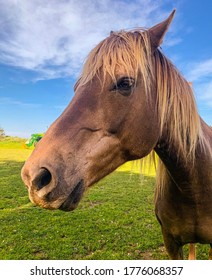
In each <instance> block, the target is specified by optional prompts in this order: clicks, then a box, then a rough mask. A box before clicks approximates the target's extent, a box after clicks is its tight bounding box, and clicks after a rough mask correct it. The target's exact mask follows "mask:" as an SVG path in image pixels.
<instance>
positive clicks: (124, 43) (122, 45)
mask: <svg viewBox="0 0 212 280" xmlns="http://www.w3.org/2000/svg"><path fill="white" fill-rule="evenodd" d="M150 56H151V45H150V39H149V36H148V33H147V32H144V31H143V30H134V31H130V32H126V31H123V30H122V31H119V32H114V31H113V32H112V33H111V34H110V36H109V37H107V38H106V39H104V40H103V41H101V42H100V43H99V44H98V45H97V46H96V47H95V48H94V49H93V50H92V51H91V52H90V54H89V55H88V57H87V60H86V62H85V64H84V67H83V70H82V74H81V76H80V85H85V84H86V83H88V82H89V81H91V80H92V79H93V78H94V77H95V76H99V75H100V72H101V75H102V77H101V78H100V77H99V78H100V81H101V82H102V85H104V83H105V78H106V75H107V74H109V76H110V77H111V78H112V80H113V81H114V83H115V82H116V80H117V76H116V71H117V68H118V67H119V68H122V70H123V71H125V73H126V74H129V73H132V74H133V75H134V78H135V79H136V78H137V77H138V74H139V73H141V74H142V76H143V80H144V83H145V85H144V86H145V88H146V90H148V88H149V87H150V79H149V78H148V76H149V74H150V72H151V70H152V69H151V67H150V64H149V61H150Z"/></svg>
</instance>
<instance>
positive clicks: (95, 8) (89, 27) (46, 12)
mask: <svg viewBox="0 0 212 280" xmlns="http://www.w3.org/2000/svg"><path fill="white" fill-rule="evenodd" d="M163 6H164V1H162V0H161V1H160V0H159V1H152V0H135V1H126V0H117V1H114V0H102V1H98V0H81V1H78V0H61V1H57V0H51V1H43V0H32V1H28V0H7V1H5V0H0V7H1V9H0V29H1V32H0V34H1V35H0V62H1V63H3V64H8V65H12V66H18V67H21V68H24V69H29V70H33V71H35V72H37V73H39V79H50V78H56V77H61V76H62V77H64V76H70V75H76V74H78V72H79V69H80V68H81V65H82V62H83V60H84V59H85V57H86V55H87V54H88V52H89V51H90V50H91V49H92V48H93V47H94V46H95V45H96V44H97V43H98V42H99V41H100V40H102V39H103V38H104V37H105V36H107V35H108V33H109V32H110V30H119V29H123V28H124V29H128V28H134V27H137V26H144V27H148V26H151V25H152V24H154V23H157V22H159V21H160V20H162V19H164V18H165V17H166V16H167V15H168V13H169V12H171V11H170V10H169V11H165V10H164V9H163V8H162V7H163Z"/></svg>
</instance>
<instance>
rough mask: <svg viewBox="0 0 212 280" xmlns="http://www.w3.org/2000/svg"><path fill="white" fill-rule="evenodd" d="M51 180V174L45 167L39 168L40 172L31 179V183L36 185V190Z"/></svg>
mask: <svg viewBox="0 0 212 280" xmlns="http://www.w3.org/2000/svg"><path fill="white" fill-rule="evenodd" d="M51 180H52V175H51V173H50V172H49V170H48V169H46V168H41V170H40V173H39V174H38V175H37V176H36V178H35V179H34V180H33V181H32V183H33V185H34V186H36V187H37V189H38V190H41V189H42V188H44V187H45V186H47V185H48V184H49V183H50V182H51Z"/></svg>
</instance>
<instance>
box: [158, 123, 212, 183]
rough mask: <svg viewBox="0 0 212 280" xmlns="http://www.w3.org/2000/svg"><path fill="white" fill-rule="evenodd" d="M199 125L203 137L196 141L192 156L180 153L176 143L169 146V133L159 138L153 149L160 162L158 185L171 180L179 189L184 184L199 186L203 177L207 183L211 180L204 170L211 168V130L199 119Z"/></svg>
mask: <svg viewBox="0 0 212 280" xmlns="http://www.w3.org/2000/svg"><path fill="white" fill-rule="evenodd" d="M200 123H201V129H202V134H203V137H202V138H199V140H198V141H197V144H196V147H195V151H194V153H193V156H190V155H189V154H188V155H187V156H186V155H185V153H181V152H180V151H179V149H178V146H177V141H176V142H173V143H171V144H170V143H169V142H168V139H169V138H170V137H169V133H171V132H170V131H166V133H164V134H163V135H162V136H161V137H160V140H159V141H158V143H157V145H156V147H155V149H154V150H155V152H156V153H157V154H158V156H159V161H160V166H159V172H158V175H157V176H158V178H157V179H158V182H159V183H158V185H164V184H167V182H166V181H167V180H171V181H172V183H174V184H175V185H176V186H177V187H180V188H181V186H183V185H185V184H186V185H191V186H192V185H194V184H197V185H198V184H199V185H200V184H201V183H202V180H203V179H202V178H203V177H205V180H206V181H207V180H208V182H209V181H210V180H211V174H210V172H208V173H207V172H206V170H211V168H212V130H211V128H210V127H209V126H207V124H206V123H205V122H204V121H203V120H202V119H201V118H200ZM175 143H176V144H175ZM164 178H165V179H164ZM161 187H162V188H163V186H161Z"/></svg>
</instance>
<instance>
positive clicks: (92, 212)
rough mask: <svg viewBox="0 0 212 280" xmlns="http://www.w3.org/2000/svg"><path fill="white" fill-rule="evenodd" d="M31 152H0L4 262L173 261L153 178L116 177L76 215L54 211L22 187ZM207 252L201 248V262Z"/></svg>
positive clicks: (95, 192) (94, 191) (127, 174)
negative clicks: (159, 219) (31, 199)
mask: <svg viewBox="0 0 212 280" xmlns="http://www.w3.org/2000/svg"><path fill="white" fill-rule="evenodd" d="M4 151H6V152H7V154H6V153H4ZM14 152H16V154H14ZM29 152H30V151H29V150H26V149H20V148H19V149H0V188H1V199H0V224H1V227H0V240H1V242H0V259H167V258H168V256H167V254H166V252H165V249H164V246H163V240H162V235H161V230H160V226H159V224H158V222H157V221H156V218H155V215H154V205H153V196H154V183H155V182H154V177H144V178H143V179H141V177H140V175H139V174H136V173H130V172H127V171H125V172H114V173H113V174H111V175H109V176H107V177H106V178H105V179H103V180H101V181H100V182H99V183H98V184H96V185H95V186H93V187H92V188H91V189H90V190H89V191H88V192H87V193H86V194H85V195H84V198H83V200H82V201H81V203H80V205H79V207H78V208H77V209H76V210H75V211H73V212H68V213H67V212H62V211H59V210H56V211H49V210H44V209H41V208H39V207H35V206H33V205H32V204H31V203H30V202H29V199H28V193H27V189H26V188H25V187H24V185H23V183H22V181H21V178H20V170H21V167H22V166H23V163H24V160H25V159H26V157H27V156H28V155H29ZM207 251H208V246H203V245H201V246H199V248H198V258H199V259H207V258H208V256H207Z"/></svg>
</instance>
